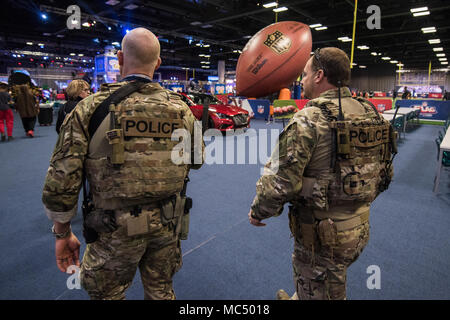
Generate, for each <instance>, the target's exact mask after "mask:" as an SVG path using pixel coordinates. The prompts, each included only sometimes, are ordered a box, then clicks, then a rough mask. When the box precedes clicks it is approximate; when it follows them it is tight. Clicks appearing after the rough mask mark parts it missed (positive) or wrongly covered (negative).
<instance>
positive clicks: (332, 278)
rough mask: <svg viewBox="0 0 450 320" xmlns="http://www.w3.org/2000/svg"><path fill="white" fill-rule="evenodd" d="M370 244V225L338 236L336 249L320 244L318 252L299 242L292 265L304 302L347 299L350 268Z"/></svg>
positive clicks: (295, 246)
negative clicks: (348, 269) (347, 277)
mask: <svg viewBox="0 0 450 320" xmlns="http://www.w3.org/2000/svg"><path fill="white" fill-rule="evenodd" d="M368 241H369V223H365V224H363V225H360V226H358V227H356V228H354V229H351V230H346V231H342V232H338V233H337V243H336V246H335V247H333V248H330V247H326V246H321V245H320V243H317V246H316V247H315V250H314V252H312V251H311V250H309V249H307V248H305V247H304V246H303V244H302V241H301V239H295V244H294V253H293V255H292V264H293V267H294V284H295V286H296V291H297V295H298V298H299V299H300V300H330V299H331V300H340V299H346V288H345V286H346V276H347V268H348V267H349V266H350V265H351V264H352V263H353V262H355V261H356V259H357V258H358V257H359V255H360V254H361V252H362V250H363V249H364V247H365V246H366V244H367V242H368Z"/></svg>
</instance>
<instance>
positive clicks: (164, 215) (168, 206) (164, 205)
mask: <svg viewBox="0 0 450 320" xmlns="http://www.w3.org/2000/svg"><path fill="white" fill-rule="evenodd" d="M173 218H174V205H173V202H172V198H168V199H165V200H163V201H161V223H162V225H163V226H167V225H168V224H169V223H171V222H172V221H173Z"/></svg>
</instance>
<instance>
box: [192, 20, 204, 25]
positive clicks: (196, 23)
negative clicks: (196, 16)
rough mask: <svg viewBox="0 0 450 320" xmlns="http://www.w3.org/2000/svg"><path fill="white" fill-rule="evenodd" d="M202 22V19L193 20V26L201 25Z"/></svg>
mask: <svg viewBox="0 0 450 320" xmlns="http://www.w3.org/2000/svg"><path fill="white" fill-rule="evenodd" d="M201 24H202V22H200V21H193V22H191V26H199V25H201Z"/></svg>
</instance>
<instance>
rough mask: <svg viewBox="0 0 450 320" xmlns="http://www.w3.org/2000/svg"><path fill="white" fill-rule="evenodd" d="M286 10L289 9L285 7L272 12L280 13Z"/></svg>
mask: <svg viewBox="0 0 450 320" xmlns="http://www.w3.org/2000/svg"><path fill="white" fill-rule="evenodd" d="M287 10H289V9H288V8H286V7H279V8H276V9H272V11H273V12H282V11H287Z"/></svg>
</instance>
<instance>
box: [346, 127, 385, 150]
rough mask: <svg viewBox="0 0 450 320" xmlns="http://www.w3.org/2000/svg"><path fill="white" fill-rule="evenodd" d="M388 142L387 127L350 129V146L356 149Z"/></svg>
mask: <svg viewBox="0 0 450 320" xmlns="http://www.w3.org/2000/svg"><path fill="white" fill-rule="evenodd" d="M388 142H389V125H384V126H379V127H369V128H358V127H352V128H351V129H350V144H351V145H353V146H356V147H374V146H377V145H380V144H383V143H388Z"/></svg>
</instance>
